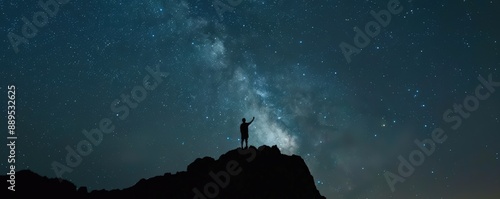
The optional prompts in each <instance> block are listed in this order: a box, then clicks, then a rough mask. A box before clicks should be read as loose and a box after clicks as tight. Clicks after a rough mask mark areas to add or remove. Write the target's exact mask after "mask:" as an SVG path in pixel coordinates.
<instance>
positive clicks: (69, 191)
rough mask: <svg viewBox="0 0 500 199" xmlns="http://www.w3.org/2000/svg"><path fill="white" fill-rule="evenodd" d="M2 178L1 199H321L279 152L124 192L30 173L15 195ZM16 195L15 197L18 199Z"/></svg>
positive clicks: (20, 176) (192, 170)
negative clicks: (31, 197) (32, 198)
mask: <svg viewBox="0 0 500 199" xmlns="http://www.w3.org/2000/svg"><path fill="white" fill-rule="evenodd" d="M7 179H8V176H5V175H4V176H1V180H2V182H3V184H4V185H3V187H4V188H2V190H3V191H2V194H1V195H2V196H7V198H24V197H28V194H30V195H35V196H38V197H41V198H45V197H52V198H53V197H55V198H117V197H121V198H179V199H180V198H183V199H209V198H228V199H247V198H248V199H250V198H252V199H260V198H269V199H271V198H272V199H294V198H300V199H322V198H325V197H323V196H321V195H320V193H319V191H318V190H317V189H316V186H315V184H314V179H313V177H312V175H311V174H310V172H309V169H308V167H307V165H306V164H305V162H304V160H303V159H302V158H301V157H300V156H296V155H292V156H288V155H283V154H281V152H280V150H279V149H278V147H276V146H273V147H268V146H261V147H259V148H258V149H257V148H255V147H253V146H251V147H250V148H248V149H235V150H231V151H229V152H227V153H226V154H223V155H221V156H220V157H219V159H218V160H215V159H213V158H211V157H204V158H198V159H196V160H195V161H194V162H193V163H191V164H190V165H189V166H188V167H187V171H183V172H177V173H176V174H170V173H166V174H164V175H163V176H156V177H152V178H149V179H141V180H139V182H137V183H136V184H135V185H134V186H132V187H129V188H125V189H121V190H117V189H115V190H111V191H108V190H98V191H97V190H96V191H92V192H90V193H89V192H88V191H87V188H86V187H80V188H78V189H77V187H76V186H75V185H74V184H72V183H71V182H69V181H66V180H62V181H59V180H58V179H55V178H52V179H49V178H47V177H42V176H40V175H38V174H36V173H33V172H31V171H29V170H23V171H19V172H17V173H16V192H15V193H14V192H12V191H9V190H8V189H7V187H8V183H7V182H6V181H7ZM14 194H15V195H14Z"/></svg>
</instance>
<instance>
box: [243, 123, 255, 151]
mask: <svg viewBox="0 0 500 199" xmlns="http://www.w3.org/2000/svg"><path fill="white" fill-rule="evenodd" d="M254 119H255V117H252V121H250V122H248V123H246V121H247V120H246V119H245V118H243V119H241V125H240V132H241V148H243V140H245V145H246V146H245V149H246V148H248V126H249V125H250V124H251V123H252V122H253V120H254Z"/></svg>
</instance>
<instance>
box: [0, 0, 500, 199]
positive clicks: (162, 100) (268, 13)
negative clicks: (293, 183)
mask: <svg viewBox="0 0 500 199" xmlns="http://www.w3.org/2000/svg"><path fill="white" fill-rule="evenodd" d="M44 2H46V1H44ZM53 2H55V1H53ZM59 2H61V4H57V5H58V9H57V12H55V11H54V10H55V8H54V7H49V9H50V10H51V11H52V12H51V13H50V12H49V13H45V14H44V13H43V12H47V11H44V9H43V6H41V5H39V4H38V3H37V2H36V1H27V0H2V1H1V2H0V13H1V14H2V16H1V17H0V32H2V35H3V37H2V39H1V44H0V60H1V69H0V92H2V93H6V92H7V85H9V84H13V85H15V86H16V88H17V89H16V110H17V111H16V124H17V127H16V128H17V135H18V140H17V162H16V167H17V168H18V170H20V169H31V170H33V171H35V172H37V173H40V174H42V175H45V176H49V177H56V174H55V172H54V171H53V170H52V164H53V163H54V162H59V163H61V164H63V165H65V164H66V162H65V157H66V154H67V151H66V147H67V146H70V147H71V148H73V149H75V148H76V147H77V144H78V143H79V142H80V141H82V140H86V137H85V136H84V134H83V133H82V132H83V131H91V130H92V129H96V128H98V127H99V125H100V121H101V120H102V119H103V118H107V119H109V121H112V125H113V126H114V130H113V132H111V133H105V134H103V138H102V142H101V143H100V144H99V145H98V146H94V147H93V150H92V152H91V153H90V154H89V155H87V156H84V157H83V158H82V162H81V164H79V165H78V166H76V167H74V168H73V167H72V169H73V170H72V172H67V173H65V174H64V175H63V178H65V179H68V180H70V181H72V182H74V183H75V184H76V185H77V186H88V188H89V189H90V190H95V189H115V188H125V187H129V186H131V185H133V184H134V183H135V182H137V181H138V180H139V179H141V178H149V177H153V176H156V175H162V174H164V173H166V172H173V173H175V172H178V171H185V170H186V167H187V165H188V164H189V163H191V162H192V161H194V160H195V159H196V158H199V157H204V156H211V157H214V158H218V157H219V156H220V155H221V154H223V153H225V152H227V151H228V150H232V149H235V148H237V147H239V145H240V143H239V138H240V134H239V125H240V123H241V119H242V118H243V117H245V118H247V121H248V120H250V119H251V118H252V117H255V121H254V123H253V124H252V125H251V126H250V139H249V144H250V145H254V146H260V145H264V144H265V145H277V146H278V147H279V148H280V149H281V151H282V153H285V154H297V155H300V156H301V157H302V158H304V160H305V162H306V164H307V165H308V167H309V169H310V171H311V173H312V175H313V177H314V180H315V183H316V186H317V188H318V189H319V191H320V192H321V194H322V195H324V196H326V197H327V198H339V199H351V198H352V199H354V198H430V199H434V198H436V199H439V198H453V199H461V198H485V199H489V198H498V197H499V196H500V192H499V191H498V187H499V186H500V170H499V169H498V168H500V160H499V157H500V155H499V153H500V145H499V144H498V140H499V138H500V134H499V129H500V106H499V103H498V102H499V100H500V92H498V90H500V88H498V85H497V86H496V87H490V88H489V89H488V88H487V86H484V84H482V83H481V81H480V80H479V79H480V78H481V77H482V78H483V80H484V81H490V82H491V81H493V82H499V81H500V71H499V70H498V68H499V66H500V56H499V52H500V50H499V42H500V38H499V36H500V28H499V27H498V22H497V21H496V20H495V19H498V18H499V14H498V13H500V12H499V11H500V10H499V9H500V6H499V3H498V2H496V1H489V0H487V1H480V2H474V1H465V0H464V1H443V0H437V1H424V0H413V1H401V2H400V4H399V9H400V10H401V11H400V13H398V14H392V15H391V21H390V23H388V24H386V26H380V25H379V26H378V28H379V29H377V28H375V30H374V29H371V30H372V31H376V30H378V31H380V32H378V34H377V35H376V36H374V37H370V38H369V39H370V41H369V42H368V43H366V41H364V42H365V44H366V46H363V47H362V48H358V47H356V44H355V43H356V42H355V41H354V39H356V38H358V39H359V37H355V36H356V34H357V33H356V32H355V31H354V27H359V29H358V30H361V31H363V32H366V29H365V25H366V24H368V23H369V22H370V21H376V20H375V18H374V17H373V16H372V14H370V11H372V10H373V11H374V12H375V13H378V12H379V11H381V10H387V9H388V2H390V0H384V1H382V0H380V1H361V0H353V1H339V0H322V1H320V0H307V1H306V0H286V1H285V0H242V1H237V0H234V1H226V0H221V1H211V0H143V1H136V0H131V1H123V0H110V1H76V0H73V1H67V2H65V1H62V0H61V1H59ZM50 10H49V11H50ZM40 12H42V13H40ZM37 13H38V14H37ZM34 15H36V16H38V17H36V20H38V23H36V24H35V25H36V26H38V27H37V31H36V32H35V33H34V32H32V30H25V32H24V33H23V30H22V29H23V28H22V27H23V25H24V24H25V23H26V22H25V21H28V22H29V23H33V16H34ZM44 16H45V18H44ZM44 20H45V21H44ZM372 24H373V23H372ZM35 25H33V26H35ZM13 35H16V36H17V37H16V36H13ZM26 35H27V36H29V37H31V38H25V36H26ZM21 37H22V38H24V39H25V41H26V42H22V41H24V40H19V38H21ZM12 38H17V39H16V40H15V41H16V42H17V45H13V43H12V41H11V39H12ZM360 41H361V40H360ZM343 42H344V43H346V44H349V45H351V46H353V47H355V48H358V49H359V51H357V53H355V54H353V55H352V56H350V59H351V60H350V61H348V60H347V59H346V56H344V53H343V51H342V48H341V47H340V44H341V43H343ZM357 43H358V44H359V42H357ZM158 70H159V71H161V72H158ZM152 71H153V72H152ZM154 71H156V73H154ZM152 74H155V75H156V76H153V75H152ZM490 75H491V78H490V79H488V77H489V76H490ZM480 76H481V77H480ZM146 77H148V78H149V79H147V80H145V78H146ZM158 80H161V81H158ZM497 84H498V83H497ZM478 85H483V86H480V88H481V89H482V90H481V91H480V94H485V93H490V95H489V97H488V99H484V100H478V101H476V102H477V103H476V105H477V106H478V107H474V111H467V110H465V109H462V110H465V112H466V113H464V114H461V113H459V112H456V110H457V109H456V107H457V106H460V107H463V106H466V105H464V100H465V99H476V100H477V98H474V96H476V92H475V90H476V88H477V87H478ZM152 86H156V87H155V89H149V90H144V87H149V88H151V87H152ZM141 88H142V89H143V90H141ZM495 88H496V92H494V91H495V90H494V89H495ZM490 89H492V90H490ZM143 91H145V92H143ZM134 92H135V93H134ZM130 96H135V98H134V97H130ZM468 96H472V98H471V97H469V98H468ZM136 99H140V100H136ZM6 100H7V98H3V99H2V100H1V101H2V103H1V105H0V108H1V112H2V115H3V116H2V117H4V119H5V120H6V118H7V113H6V110H7V107H6V103H5V102H6ZM139 101H140V102H139ZM467 102H469V105H467V106H466V107H469V109H470V107H471V106H472V105H471V104H475V103H474V102H475V101H470V100H469V101H467ZM113 106H114V108H115V109H113V108H112V107H113ZM132 106H133V107H132ZM119 107H121V108H122V109H119ZM124 107H126V108H124ZM117 109H118V110H117ZM124 109H127V111H125V110H124ZM458 109H460V108H458ZM447 110H450V112H449V114H448V116H449V117H448V118H447V119H448V120H446V119H444V118H443V114H444V113H446V111H447ZM453 111H455V112H453ZM464 115H466V116H464ZM450 118H454V119H455V120H453V121H450V120H451V119H450ZM457 118H458V119H460V121H461V123H460V125H459V124H458V121H457V120H458V119H457ZM453 127H458V128H456V129H454V128H453ZM437 128H440V129H442V130H443V132H444V133H445V136H446V137H447V139H446V141H445V142H442V143H436V144H435V145H434V146H435V151H434V153H432V154H431V155H429V156H425V160H424V161H423V163H422V164H421V165H420V166H416V167H415V169H414V173H413V174H412V175H410V176H409V177H405V178H404V180H405V181H404V182H400V183H399V182H398V183H397V184H396V185H395V190H394V191H391V188H390V186H389V183H388V181H387V180H386V175H387V174H388V173H389V172H390V173H393V174H398V165H399V164H400V160H399V159H398V157H399V156H401V157H403V158H405V159H408V158H409V155H410V154H411V153H412V151H415V150H418V149H419V148H420V147H424V148H425V147H430V146H432V145H425V144H424V145H423V146H418V145H416V144H415V143H414V140H415V139H417V140H420V141H422V140H425V139H432V137H433V131H434V130H435V129H437ZM5 130H6V127H5V128H4V127H2V130H1V132H6V131H5ZM2 134H4V135H5V137H6V136H7V134H6V133H2ZM2 139H5V138H2ZM5 142H7V141H5ZM3 146H4V147H3V148H2V151H1V155H2V157H6V156H7V154H8V151H7V149H6V148H5V145H3ZM4 149H5V150H4ZM5 159H6V158H2V160H3V161H1V162H0V165H1V166H2V169H3V171H4V172H7V166H8V164H7V161H6V160H5ZM398 175H399V174H398Z"/></svg>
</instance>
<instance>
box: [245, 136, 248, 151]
mask: <svg viewBox="0 0 500 199" xmlns="http://www.w3.org/2000/svg"><path fill="white" fill-rule="evenodd" d="M245 149H248V138H246V139H245Z"/></svg>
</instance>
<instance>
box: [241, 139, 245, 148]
mask: <svg viewBox="0 0 500 199" xmlns="http://www.w3.org/2000/svg"><path fill="white" fill-rule="evenodd" d="M243 140H244V139H243V138H241V148H242V149H243Z"/></svg>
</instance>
